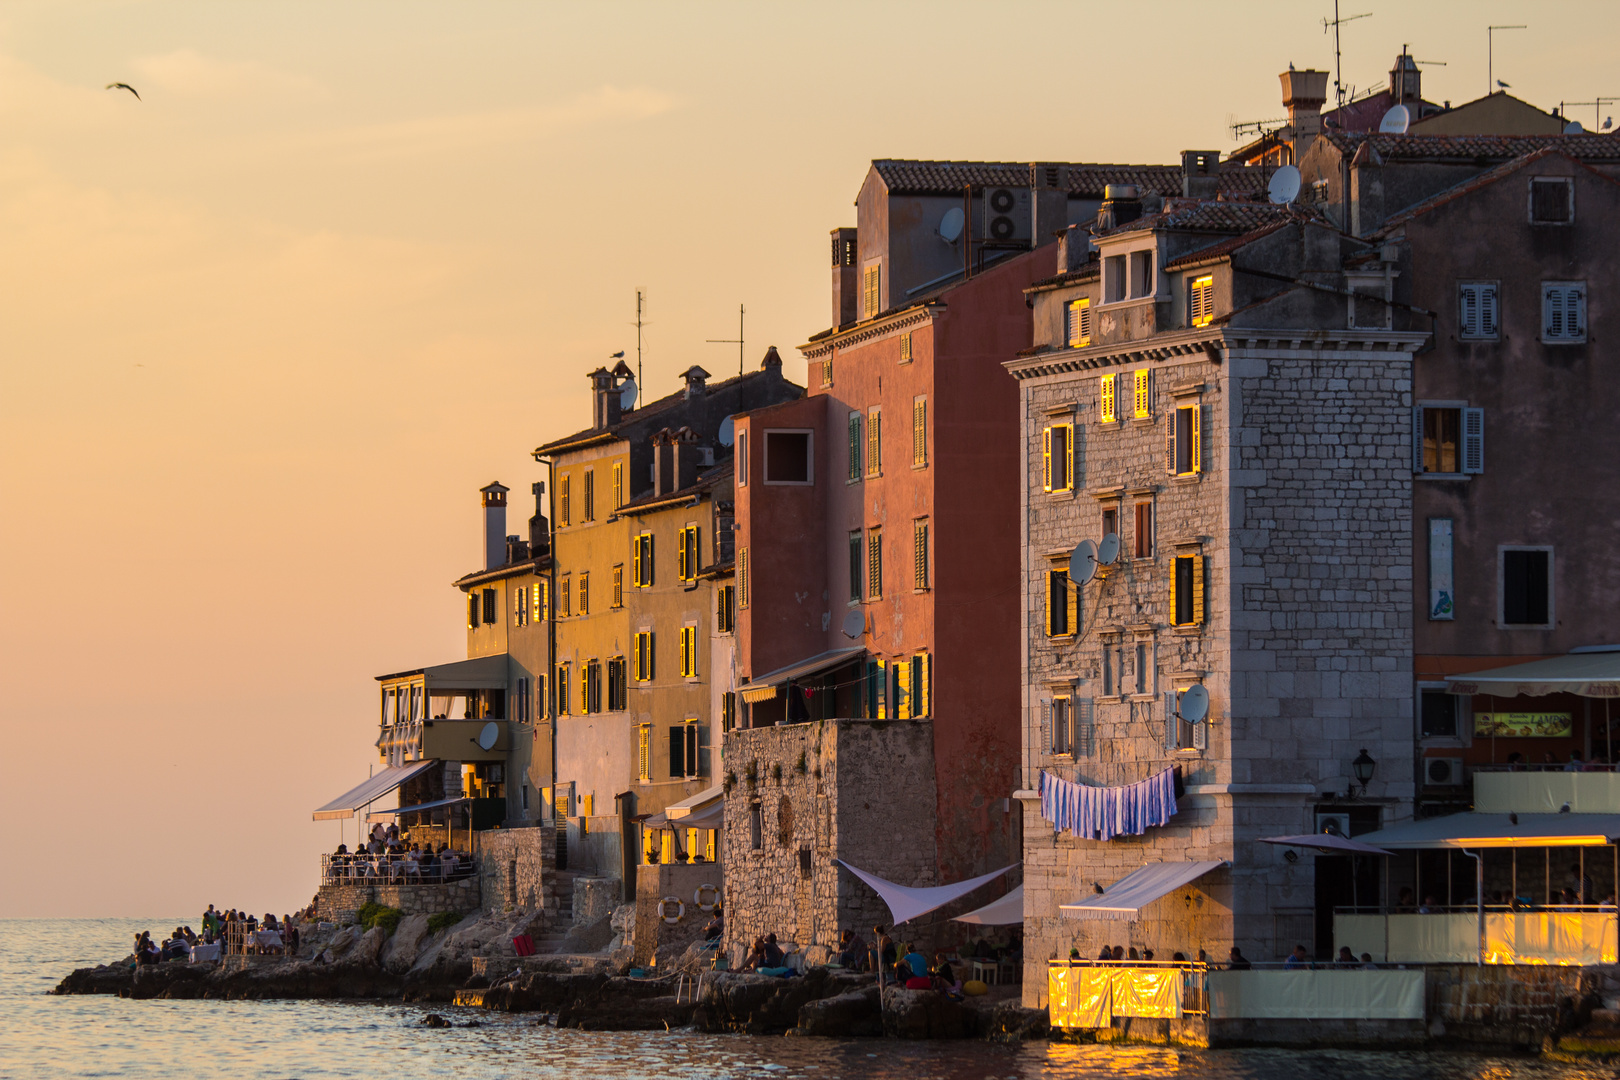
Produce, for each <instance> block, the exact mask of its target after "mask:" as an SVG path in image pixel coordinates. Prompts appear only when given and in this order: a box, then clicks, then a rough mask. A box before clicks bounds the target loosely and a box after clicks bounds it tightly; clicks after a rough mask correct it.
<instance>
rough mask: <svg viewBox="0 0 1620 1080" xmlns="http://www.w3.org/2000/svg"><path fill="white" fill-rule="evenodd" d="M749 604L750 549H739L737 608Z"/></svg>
mask: <svg viewBox="0 0 1620 1080" xmlns="http://www.w3.org/2000/svg"><path fill="white" fill-rule="evenodd" d="M747 606H748V549H747V548H738V549H737V609H738V610H739V611H741V610H742V609H744V608H746V607H747Z"/></svg>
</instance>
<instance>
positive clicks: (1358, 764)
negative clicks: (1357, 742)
mask: <svg viewBox="0 0 1620 1080" xmlns="http://www.w3.org/2000/svg"><path fill="white" fill-rule="evenodd" d="M1377 768H1378V762H1376V761H1374V760H1373V759H1372V758H1370V757H1368V756H1367V748H1366V747H1362V748H1361V753H1360V754H1358V755H1357V756H1356V760H1354V761H1352V762H1351V763H1350V771H1351V772H1353V773H1354V774H1355V777H1356V783H1358V784H1360V785H1361V793H1362V794H1363V795H1365V794H1367V785H1368V784H1370V783H1372V778H1373V772H1374V770H1376V769H1377Z"/></svg>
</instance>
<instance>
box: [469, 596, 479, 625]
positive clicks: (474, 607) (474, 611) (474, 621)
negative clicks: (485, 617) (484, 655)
mask: <svg viewBox="0 0 1620 1080" xmlns="http://www.w3.org/2000/svg"><path fill="white" fill-rule="evenodd" d="M467 629H469V630H476V629H478V594H477V593H475V592H470V593H468V594H467Z"/></svg>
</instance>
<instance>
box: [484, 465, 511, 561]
mask: <svg viewBox="0 0 1620 1080" xmlns="http://www.w3.org/2000/svg"><path fill="white" fill-rule="evenodd" d="M510 490H511V489H510V488H507V487H503V486H502V485H501V482H500V481H499V480H496V481H494V482H493V483H490V484H486V485H485V486H484V487H482V488H479V489H478V493H479V494H480V495H481V496H482V497H483V499H482V502H483V506H484V569H486V570H493V569H495V568H496V567H497V566H505V565H506V493H507V492H508V491H510Z"/></svg>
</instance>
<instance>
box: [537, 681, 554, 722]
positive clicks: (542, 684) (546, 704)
mask: <svg viewBox="0 0 1620 1080" xmlns="http://www.w3.org/2000/svg"><path fill="white" fill-rule="evenodd" d="M534 708H535V715H536V716H537V717H539V718H540V719H541V720H544V719H545V718H546V717H548V716H550V715H551V699H550V698H549V697H547V696H546V677H545V676H544V675H536V676H535V677H534Z"/></svg>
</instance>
